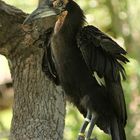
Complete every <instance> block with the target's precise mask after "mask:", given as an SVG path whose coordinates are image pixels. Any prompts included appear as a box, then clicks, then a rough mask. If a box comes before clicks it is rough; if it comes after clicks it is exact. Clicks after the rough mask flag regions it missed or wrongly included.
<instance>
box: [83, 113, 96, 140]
mask: <svg viewBox="0 0 140 140" xmlns="http://www.w3.org/2000/svg"><path fill="white" fill-rule="evenodd" d="M97 118H98V116H97V114H92V118H91V121H90V126H89V129H88V132H87V135H86V138H85V140H94V139H90V137H91V134H92V131H93V128H94V126H95V124H96V121H97Z"/></svg>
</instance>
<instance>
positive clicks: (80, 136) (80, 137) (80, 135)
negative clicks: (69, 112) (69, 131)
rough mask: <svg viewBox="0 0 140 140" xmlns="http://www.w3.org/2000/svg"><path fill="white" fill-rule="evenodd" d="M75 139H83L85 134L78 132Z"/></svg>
mask: <svg viewBox="0 0 140 140" xmlns="http://www.w3.org/2000/svg"><path fill="white" fill-rule="evenodd" d="M77 140H85V134H84V133H79V136H78V139H77Z"/></svg>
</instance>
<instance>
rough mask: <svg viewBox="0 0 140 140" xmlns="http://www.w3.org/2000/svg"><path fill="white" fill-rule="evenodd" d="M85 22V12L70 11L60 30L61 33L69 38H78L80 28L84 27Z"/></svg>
mask: <svg viewBox="0 0 140 140" xmlns="http://www.w3.org/2000/svg"><path fill="white" fill-rule="evenodd" d="M84 23H85V16H84V14H83V12H82V11H81V13H78V14H77V15H76V14H71V13H68V16H67V17H66V20H65V22H64V24H63V26H62V28H61V30H60V34H62V35H63V36H64V37H65V38H66V37H67V38H68V39H74V38H75V39H76V35H77V33H78V32H79V30H80V29H81V28H82V27H83V25H84Z"/></svg>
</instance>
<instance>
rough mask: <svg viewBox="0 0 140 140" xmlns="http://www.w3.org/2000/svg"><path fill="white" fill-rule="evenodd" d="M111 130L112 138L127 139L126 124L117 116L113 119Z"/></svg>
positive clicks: (113, 139)
mask: <svg viewBox="0 0 140 140" xmlns="http://www.w3.org/2000/svg"><path fill="white" fill-rule="evenodd" d="M110 130H111V136H112V140H126V136H125V130H124V125H123V124H122V123H121V122H120V121H118V120H117V119H116V118H114V119H113V120H112V121H111V126H110Z"/></svg>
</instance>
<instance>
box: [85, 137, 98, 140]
mask: <svg viewBox="0 0 140 140" xmlns="http://www.w3.org/2000/svg"><path fill="white" fill-rule="evenodd" d="M85 140H97V138H96V137H95V138H89V139H87V138H85Z"/></svg>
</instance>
